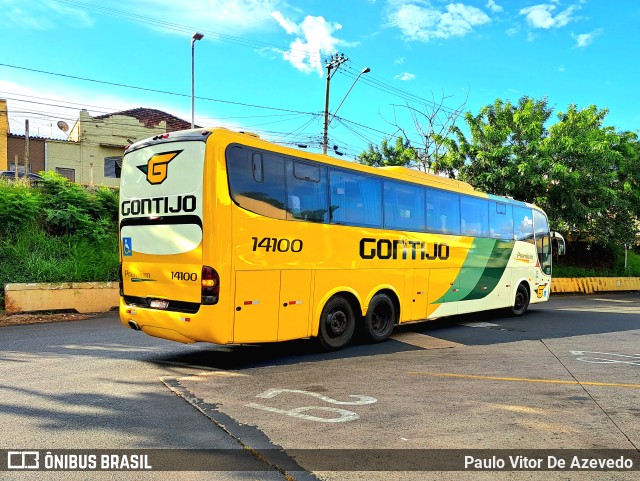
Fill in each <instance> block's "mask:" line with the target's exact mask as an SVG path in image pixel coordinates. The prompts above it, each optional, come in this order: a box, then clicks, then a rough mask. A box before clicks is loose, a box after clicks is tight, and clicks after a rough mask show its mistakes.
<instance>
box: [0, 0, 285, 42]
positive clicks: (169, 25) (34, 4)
mask: <svg viewBox="0 0 640 481" xmlns="http://www.w3.org/2000/svg"><path fill="white" fill-rule="evenodd" d="M283 2H284V0H191V1H189V2H176V1H175V0H136V1H135V2H122V1H121V0H101V1H100V2H94V3H92V4H88V3H87V4H86V6H83V7H79V8H75V7H71V6H69V5H68V4H61V3H58V2H53V1H44V2H43V1H41V0H0V11H1V12H2V17H4V18H5V19H6V20H8V22H7V21H6V20H5V23H6V24H8V25H13V26H17V27H22V28H27V29H48V28H54V27H58V26H59V25H60V24H64V25H65V26H67V27H89V26H91V25H93V23H94V22H95V19H96V18H98V17H99V16H101V15H105V14H106V12H111V13H112V14H113V15H116V16H118V17H120V18H127V19H130V20H131V21H135V22H136V23H139V24H142V25H146V26H147V27H148V28H152V29H155V30H161V31H163V32H167V33H172V34H176V35H185V34H186V33H188V34H189V35H191V33H193V31H194V29H196V30H201V31H205V30H207V29H211V30H215V31H219V32H224V33H230V34H236V33H238V32H242V31H249V30H252V31H255V30H256V29H259V28H262V27H265V26H267V25H269V24H270V22H271V21H272V18H271V12H273V11H274V10H277V9H278V7H279V4H281V3H283ZM72 3H74V2H72ZM83 5H85V4H83ZM3 26H4V25H3ZM207 37H208V38H211V37H213V35H212V34H209V35H207Z"/></svg>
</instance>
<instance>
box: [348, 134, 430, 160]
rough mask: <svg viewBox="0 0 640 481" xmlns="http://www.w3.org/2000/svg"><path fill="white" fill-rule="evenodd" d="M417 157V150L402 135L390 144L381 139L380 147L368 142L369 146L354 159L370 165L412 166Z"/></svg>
mask: <svg viewBox="0 0 640 481" xmlns="http://www.w3.org/2000/svg"><path fill="white" fill-rule="evenodd" d="M417 159H418V155H417V152H416V151H415V149H413V147H411V145H410V143H409V142H408V141H407V140H405V139H404V138H402V137H400V136H399V137H396V142H395V144H394V145H393V146H392V145H391V144H390V143H389V141H388V140H387V139H384V140H383V141H382V144H381V146H380V147H378V146H377V145H373V144H369V148H368V149H367V150H366V151H365V152H362V153H361V154H360V155H359V156H358V158H357V159H356V160H357V161H358V162H359V163H361V164H365V165H370V166H372V167H385V166H392V165H399V166H402V167H413V166H415V165H416V162H417Z"/></svg>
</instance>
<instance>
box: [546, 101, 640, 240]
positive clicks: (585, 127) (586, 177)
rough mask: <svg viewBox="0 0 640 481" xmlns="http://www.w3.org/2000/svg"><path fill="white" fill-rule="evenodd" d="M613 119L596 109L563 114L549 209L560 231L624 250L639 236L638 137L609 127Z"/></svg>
mask: <svg viewBox="0 0 640 481" xmlns="http://www.w3.org/2000/svg"><path fill="white" fill-rule="evenodd" d="M607 113H608V110H607V109H602V110H600V109H598V108H597V107H596V106H595V105H591V106H590V107H588V108H585V109H578V108H577V107H576V106H575V105H570V106H569V108H568V110H567V112H559V113H558V119H559V122H558V123H557V124H555V125H553V126H551V127H550V128H549V133H550V135H549V138H548V140H547V152H549V155H550V158H551V164H550V169H549V172H548V177H549V185H548V192H547V196H546V199H545V207H546V208H547V209H548V210H549V211H550V212H552V213H554V214H553V217H555V218H556V219H557V227H558V228H559V229H562V230H563V231H565V232H570V233H571V234H573V235H574V236H575V237H577V238H578V239H582V240H587V241H591V242H596V243H598V244H601V245H605V246H623V245H628V244H631V243H632V242H633V240H634V238H635V234H636V231H637V225H636V222H634V220H635V221H637V219H638V213H639V212H638V208H637V203H636V201H637V198H638V183H637V172H638V170H637V169H638V163H637V158H636V159H634V158H633V155H632V154H633V152H634V151H636V149H637V136H636V135H635V134H633V133H630V132H616V131H615V129H614V128H613V127H604V126H603V122H604V119H605V117H606V115H607ZM634 144H635V147H634ZM634 184H635V185H634ZM634 204H635V205H634Z"/></svg>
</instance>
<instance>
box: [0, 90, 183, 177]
mask: <svg viewBox="0 0 640 481" xmlns="http://www.w3.org/2000/svg"><path fill="white" fill-rule="evenodd" d="M189 128H191V123H190V122H188V121H186V120H183V119H180V118H178V117H176V116H174V115H171V114H169V113H167V112H163V111H161V110H157V109H150V108H144V107H138V108H135V109H130V110H123V111H120V112H114V113H111V114H107V115H98V116H95V117H94V116H91V115H90V114H89V112H88V111H87V110H82V111H80V115H79V117H78V120H77V121H76V123H75V124H74V125H73V127H72V128H71V129H70V130H69V135H68V138H67V139H66V140H57V139H45V138H42V139H41V138H34V137H30V138H29V151H30V155H29V164H30V165H29V169H30V171H32V172H39V171H42V170H45V171H54V172H58V173H59V174H62V175H64V176H65V177H67V178H68V179H70V180H71V181H73V182H78V183H82V184H95V185H100V184H102V185H107V186H117V185H118V184H119V182H120V179H119V170H120V164H121V162H122V155H123V153H124V148H125V147H126V146H127V145H130V144H132V143H134V142H137V141H138V140H142V139H146V138H148V137H153V136H154V135H158V134H164V133H167V132H174V131H176V130H184V129H189ZM24 156H25V136H24V135H16V134H11V133H10V132H9V123H8V112H7V104H6V101H3V100H0V170H9V168H10V167H11V166H13V165H14V164H15V162H16V160H17V163H18V166H22V165H24ZM22 168H23V167H22Z"/></svg>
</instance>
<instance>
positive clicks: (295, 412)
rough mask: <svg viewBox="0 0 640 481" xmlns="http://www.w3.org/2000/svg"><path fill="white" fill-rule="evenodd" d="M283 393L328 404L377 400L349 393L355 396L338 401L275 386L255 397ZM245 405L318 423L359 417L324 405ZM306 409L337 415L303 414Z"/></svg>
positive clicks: (357, 403)
mask: <svg viewBox="0 0 640 481" xmlns="http://www.w3.org/2000/svg"><path fill="white" fill-rule="evenodd" d="M283 393H292V394H303V395H307V396H311V397H314V398H317V399H320V400H321V401H324V402H326V403H329V404H341V405H348V406H362V405H366V404H373V403H376V402H378V400H377V399H376V398H374V397H370V396H362V395H357V394H350V395H349V397H350V398H357V399H354V400H352V401H338V400H336V399H333V398H330V397H328V396H325V395H323V394H320V393H317V392H312V391H303V390H301V389H277V388H272V389H268V390H267V391H265V392H263V393H260V394H257V395H256V397H259V398H263V399H271V398H274V397H276V396H277V395H279V394H283ZM245 406H246V407H249V408H255V409H260V410H262V411H268V412H272V413H278V414H284V415H286V416H292V417H295V418H299V419H304V420H306V421H315V422H319V423H344V422H348V421H357V420H358V419H360V416H359V415H358V413H355V412H353V411H349V410H347V409H340V408H332V407H326V406H302V407H298V408H293V409H280V408H275V407H271V406H265V405H264V404H258V403H249V404H245ZM306 411H324V412H330V413H334V414H337V415H338V417H330V418H325V417H320V416H313V415H310V414H304V412H306Z"/></svg>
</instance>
